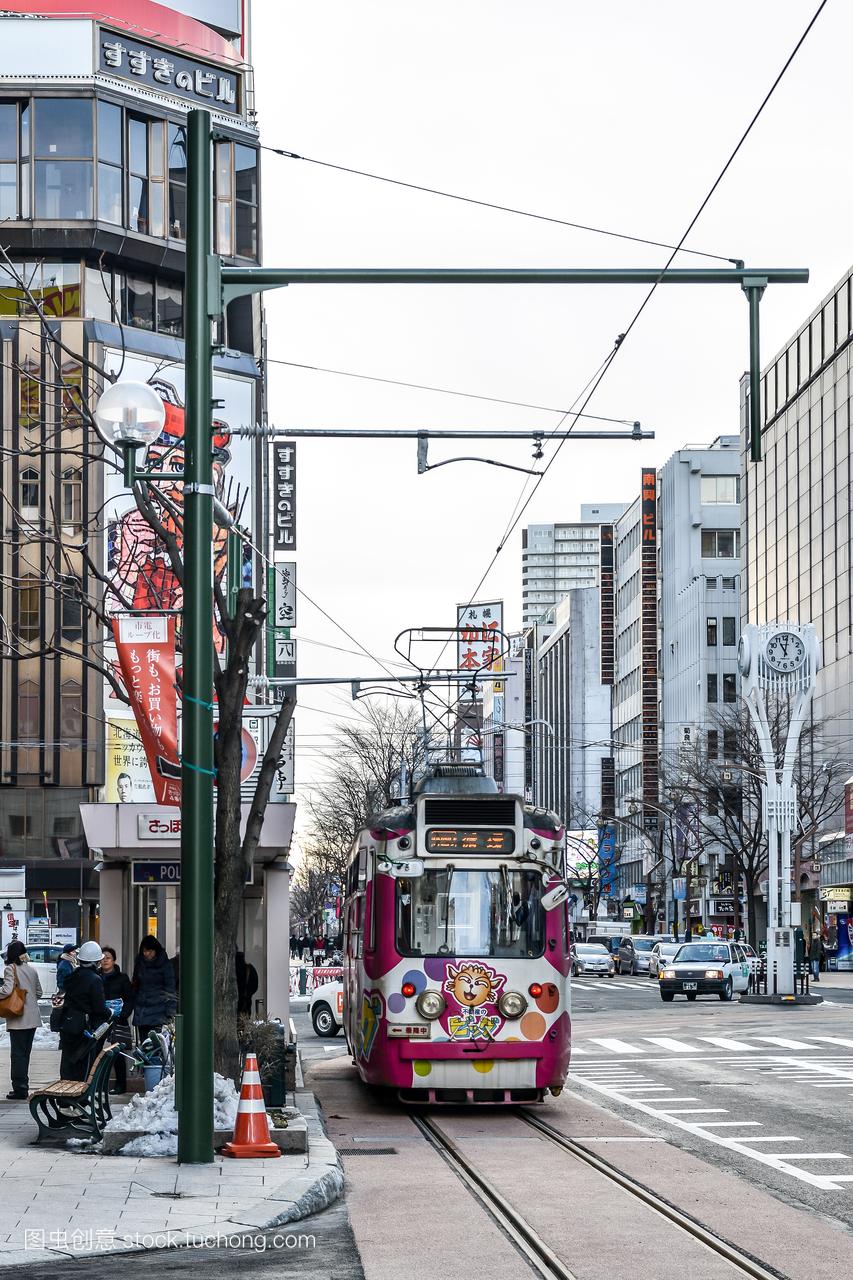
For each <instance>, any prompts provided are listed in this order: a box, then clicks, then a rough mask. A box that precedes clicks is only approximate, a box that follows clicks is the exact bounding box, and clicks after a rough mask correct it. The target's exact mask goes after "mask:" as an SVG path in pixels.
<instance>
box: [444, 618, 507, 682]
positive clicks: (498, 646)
mask: <svg viewBox="0 0 853 1280" xmlns="http://www.w3.org/2000/svg"><path fill="white" fill-rule="evenodd" d="M456 628H457V637H456V650H457V657H456V665H457V667H458V668H459V670H460V671H463V672H466V671H469V672H471V674H472V675H474V674H475V673H476V672H477V671H488V670H490V669H491V667H492V664H493V663H494V662H495V660H496V659H497V658H499V657H500V656H501V654H502V651H503V649H504V648H505V644H504V638H503V601H502V600H492V601H488V602H487V603H485V604H469V605H458V606H457V608H456Z"/></svg>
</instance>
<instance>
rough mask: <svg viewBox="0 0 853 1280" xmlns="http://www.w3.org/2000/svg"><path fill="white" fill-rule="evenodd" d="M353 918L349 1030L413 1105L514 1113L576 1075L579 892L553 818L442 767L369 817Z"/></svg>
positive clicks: (350, 883) (365, 1063)
mask: <svg viewBox="0 0 853 1280" xmlns="http://www.w3.org/2000/svg"><path fill="white" fill-rule="evenodd" d="M369 821H370V826H369V827H367V828H365V829H364V830H362V831H361V832H360V834H359V836H358V839H357V841H356V843H355V847H354V849H353V856H352V861H351V862H350V866H349V871H348V874H347V884H346V891H345V904H344V978H343V982H344V1030H345V1033H346V1038H347V1042H348V1044H349V1047H350V1051H351V1053H352V1055H353V1060H354V1062H355V1064H356V1066H357V1068H358V1072H359V1074H360V1076H361V1077H362V1079H363V1080H365V1081H366V1082H367V1083H368V1084H373V1085H382V1086H386V1087H391V1088H393V1089H396V1090H397V1092H398V1096H399V1097H400V1098H401V1099H402V1100H403V1101H406V1102H423V1103H471V1102H473V1103H489V1104H501V1103H504V1104H512V1103H519V1102H534V1101H540V1100H541V1099H542V1098H543V1097H544V1096H545V1094H546V1093H547V1092H549V1091H550V1092H551V1093H552V1094H555V1095H556V1094H558V1093H559V1092H560V1090H561V1089H562V1087H563V1084H564V1082H565V1078H566V1073H567V1071H568V1068H569V1056H570V1048H571V1019H570V991H569V981H570V979H569V973H570V968H571V960H570V953H569V945H570V938H569V922H568V914H567V906H566V899H567V898H568V889H567V887H566V885H565V882H564V880H563V879H562V872H563V827H562V824H561V822H560V819H559V818H558V817H557V815H556V814H554V813H551V812H550V811H549V810H547V809H534V808H532V807H531V806H529V805H526V804H524V803H523V802H522V801H521V800H520V799H518V798H517V797H515V796H507V795H500V794H498V792H497V789H496V787H495V784H494V782H493V780H492V779H491V778H486V777H484V776H482V774H480V773H479V772H478V771H476V770H474V769H472V768H471V767H470V766H460V765H439V766H436V767H435V768H434V770H433V771H432V773H431V774H430V776H428V777H426V778H425V779H423V780H422V782H421V783H420V784H419V786H418V788H417V789H416V794H415V796H414V799H413V801H412V803H411V804H408V805H401V806H399V807H396V808H393V809H387V810H385V812H383V813H381V814H378V815H376V816H375V817H373V818H371V819H370V820H369Z"/></svg>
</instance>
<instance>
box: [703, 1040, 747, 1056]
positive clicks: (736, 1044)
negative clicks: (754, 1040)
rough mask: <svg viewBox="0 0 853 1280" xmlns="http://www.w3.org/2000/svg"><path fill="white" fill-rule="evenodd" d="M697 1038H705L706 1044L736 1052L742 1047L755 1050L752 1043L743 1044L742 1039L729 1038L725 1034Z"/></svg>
mask: <svg viewBox="0 0 853 1280" xmlns="http://www.w3.org/2000/svg"><path fill="white" fill-rule="evenodd" d="M699 1039H700V1040H707V1041H708V1044H715V1045H718V1046H719V1048H720V1049H731V1050H732V1051H733V1052H737V1053H740V1052H741V1050H744V1049H747V1050H748V1049H752V1050H753V1052H755V1049H754V1046H753V1045H750V1044H744V1043H743V1041H742V1040H729V1039H727V1038H726V1037H725V1036H699Z"/></svg>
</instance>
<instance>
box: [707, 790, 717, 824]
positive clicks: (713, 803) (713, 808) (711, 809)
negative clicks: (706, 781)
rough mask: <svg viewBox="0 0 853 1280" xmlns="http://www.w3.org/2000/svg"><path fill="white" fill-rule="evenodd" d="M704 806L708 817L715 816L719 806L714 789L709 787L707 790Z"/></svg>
mask: <svg viewBox="0 0 853 1280" xmlns="http://www.w3.org/2000/svg"><path fill="white" fill-rule="evenodd" d="M705 807H706V809H707V811H708V817H709V818H716V817H717V815H718V813H719V812H720V807H719V799H718V796H717V792H716V791H715V790H713V789H710V790H709V791H708V796H707V800H706V802H705Z"/></svg>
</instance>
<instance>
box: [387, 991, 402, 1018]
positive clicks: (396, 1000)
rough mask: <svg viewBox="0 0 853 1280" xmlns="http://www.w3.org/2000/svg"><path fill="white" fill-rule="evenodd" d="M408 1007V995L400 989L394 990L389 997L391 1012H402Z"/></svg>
mask: <svg viewBox="0 0 853 1280" xmlns="http://www.w3.org/2000/svg"><path fill="white" fill-rule="evenodd" d="M405 1007H406V997H405V996H404V995H401V994H400V992H399V991H392V992H391V994H390V996H389V997H388V1008H389V1010H390V1011H391V1013H402V1012H403V1010H404V1009H405Z"/></svg>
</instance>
